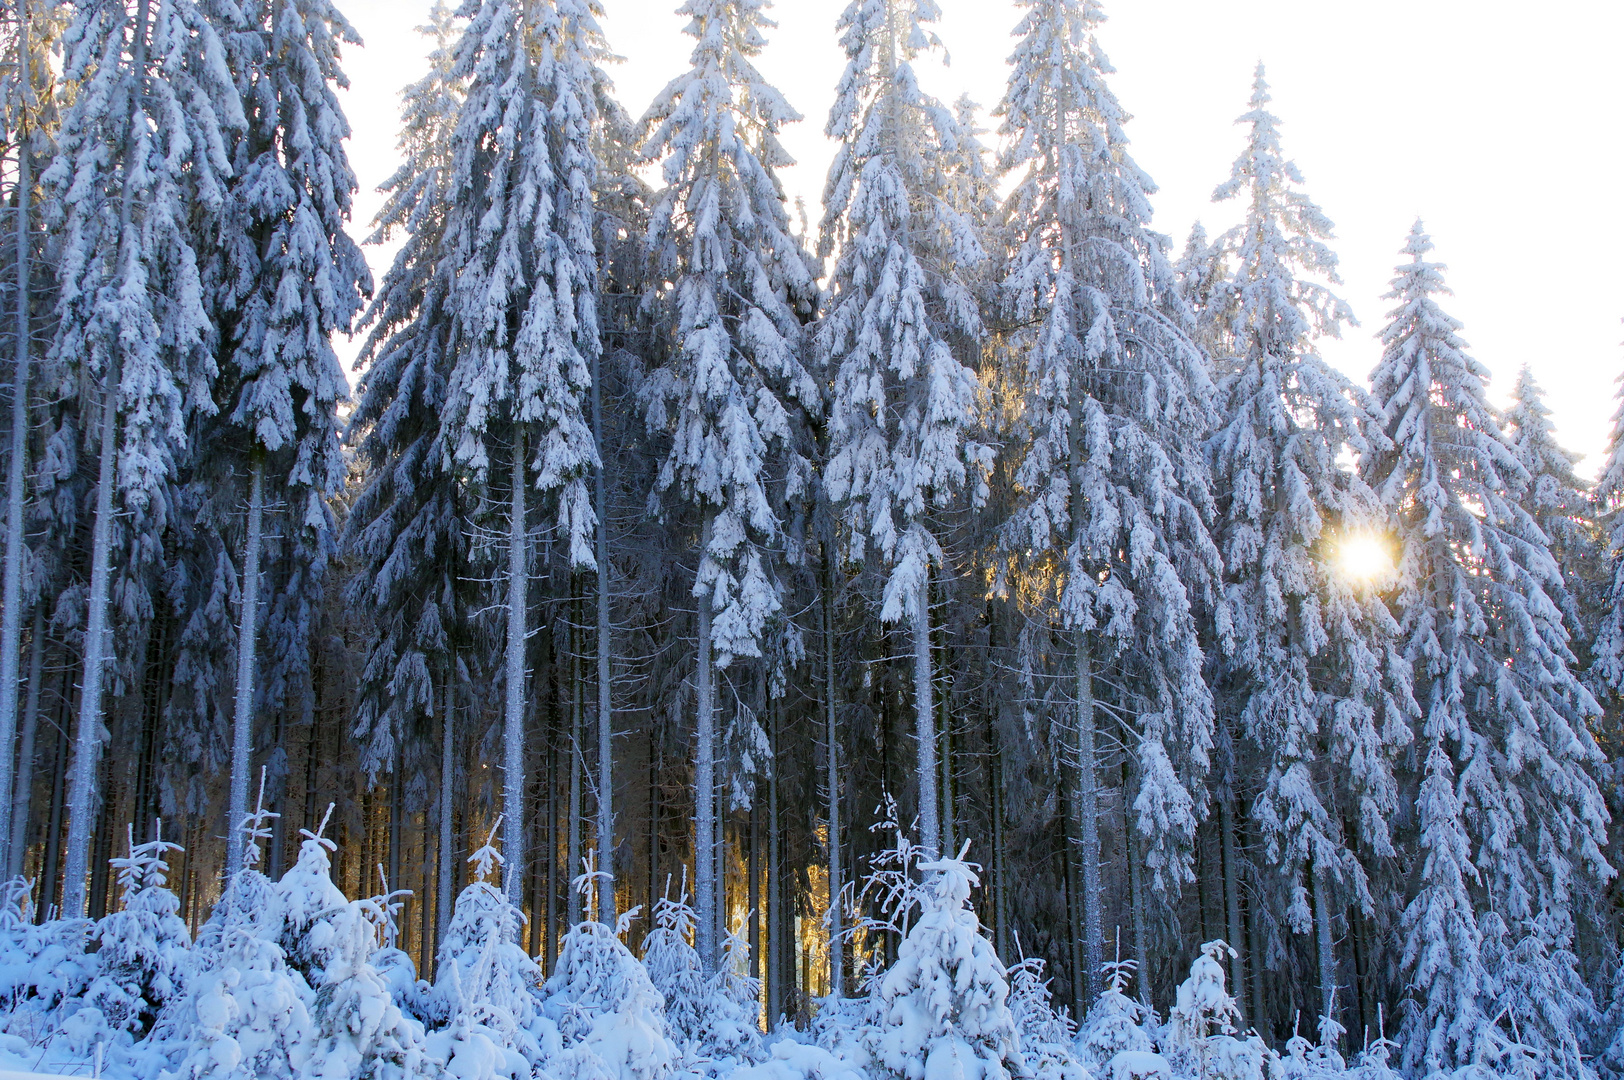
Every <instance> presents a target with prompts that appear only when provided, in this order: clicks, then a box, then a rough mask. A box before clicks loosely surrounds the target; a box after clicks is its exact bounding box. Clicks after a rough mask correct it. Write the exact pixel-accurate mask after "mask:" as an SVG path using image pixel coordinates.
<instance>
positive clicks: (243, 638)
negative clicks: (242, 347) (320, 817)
mask: <svg viewBox="0 0 1624 1080" xmlns="http://www.w3.org/2000/svg"><path fill="white" fill-rule="evenodd" d="M252 470H253V471H252V473H251V474H250V478H249V487H248V542H247V545H246V546H245V548H244V551H243V560H242V613H241V616H240V622H239V625H238V627H237V694H236V709H235V714H234V716H233V718H232V724H231V795H230V803H229V809H228V810H227V813H226V873H227V874H233V875H234V874H236V872H237V869H238V867H239V866H240V865H241V862H242V857H243V854H244V853H245V852H246V851H247V848H246V847H245V846H244V845H242V844H241V843H239V841H238V839H237V830H238V829H240V828H242V823H243V821H244V820H245V819H246V818H247V817H248V767H249V760H248V759H249V755H250V754H251V753H252V751H253V738H254V646H255V644H256V642H257V638H258V632H259V562H260V548H261V546H262V543H263V535H264V527H265V459H264V457H263V456H262V455H261V454H259V453H258V452H255V454H254V461H253V465H252Z"/></svg>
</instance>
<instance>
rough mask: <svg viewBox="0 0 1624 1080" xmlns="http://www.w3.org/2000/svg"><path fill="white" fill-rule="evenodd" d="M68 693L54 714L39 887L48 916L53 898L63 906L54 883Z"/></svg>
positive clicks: (65, 766)
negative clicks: (47, 819) (53, 749)
mask: <svg viewBox="0 0 1624 1080" xmlns="http://www.w3.org/2000/svg"><path fill="white" fill-rule="evenodd" d="M67 703H68V695H67V694H66V693H64V694H63V695H62V702H61V707H60V708H59V709H57V713H56V717H57V724H56V754H55V755H54V757H53V759H52V761H51V820H50V823H49V824H48V825H47V826H46V828H45V853H44V857H43V860H44V866H43V870H42V874H43V876H44V879H45V881H44V884H43V885H42V886H41V888H40V915H41V917H49V916H50V914H51V907H52V904H53V901H54V903H55V906H56V908H57V910H58V911H60V910H61V907H62V891H61V889H60V888H58V887H57V874H56V872H57V870H58V868H59V866H60V864H61V861H62V815H63V813H64V812H65V810H66V805H65V800H64V799H63V797H62V793H63V788H64V787H66V786H67V780H68V713H69V711H70V710H69V709H68V708H67Z"/></svg>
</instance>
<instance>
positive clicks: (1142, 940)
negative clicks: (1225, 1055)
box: [1122, 761, 1151, 1006]
mask: <svg viewBox="0 0 1624 1080" xmlns="http://www.w3.org/2000/svg"><path fill="white" fill-rule="evenodd" d="M1132 790H1133V789H1132V788H1131V787H1130V786H1129V783H1128V763H1127V762H1126V761H1124V762H1123V763H1122V838H1123V843H1124V845H1125V846H1126V848H1127V852H1126V854H1127V857H1128V905H1129V907H1130V908H1131V909H1132V915H1133V958H1134V962H1135V974H1136V975H1137V976H1138V981H1139V1000H1140V1001H1141V1002H1143V1003H1144V1004H1145V1005H1147V1006H1148V1005H1150V1003H1151V1000H1150V940H1149V935H1150V929H1149V927H1148V926H1147V925H1146V921H1145V881H1144V875H1143V873H1141V871H1140V868H1139V844H1138V843H1137V842H1136V841H1135V839H1134V833H1133V820H1132V813H1131V811H1130V809H1129V808H1130V807H1131V806H1132V800H1131V799H1130V798H1129V796H1130V794H1131V792H1132Z"/></svg>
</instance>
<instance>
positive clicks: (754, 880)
mask: <svg viewBox="0 0 1624 1080" xmlns="http://www.w3.org/2000/svg"><path fill="white" fill-rule="evenodd" d="M760 803H761V800H760V799H751V800H750V834H749V835H750V845H749V846H750V850H749V853H748V856H747V857H746V859H745V863H746V865H747V867H748V870H747V872H748V873H749V875H750V887H749V888H750V892H749V903H750V914H749V917H748V922H747V925H746V927H745V933H746V934H748V935H749V937H748V939H747V940H748V941H749V942H750V977H751V978H752V979H755V980H756V982H757V985H758V986H759V985H760V982H761V814H760V813H759V810H760Z"/></svg>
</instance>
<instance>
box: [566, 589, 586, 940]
mask: <svg viewBox="0 0 1624 1080" xmlns="http://www.w3.org/2000/svg"><path fill="white" fill-rule="evenodd" d="M570 580H571V588H570V595H571V597H573V596H574V595H575V591H576V590H575V588H574V585H575V579H574V578H573V577H572V578H571V579H570ZM580 614H581V610H580V605H579V604H577V603H576V602H575V601H574V600H573V599H571V600H570V621H569V631H568V633H569V642H568V644H569V654H570V790H569V822H568V824H567V826H566V837H567V841H566V846H565V849H564V856H565V858H564V865H565V866H566V867H567V868H568V873H567V875H566V876H567V877H568V879H569V881H568V884H569V897H568V899H567V901H566V903H565V911H566V912H567V917H568V919H569V922H570V925H571V926H574V925H575V924H576V923H578V922H580V921H581V899H582V897H581V893H580V892H579V890H577V889H576V887H575V880H576V878H578V877H580V876H581V870H582V840H581V831H582V828H581V827H582V821H581V817H582V806H583V796H582V793H581V789H582V788H583V787H584V786H585V781H586V777H585V772H586V762H585V761H583V760H582V755H583V753H584V750H583V749H582V747H581V735H582V723H581V652H580V648H579V647H578V628H579V627H580V625H581V619H580Z"/></svg>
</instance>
